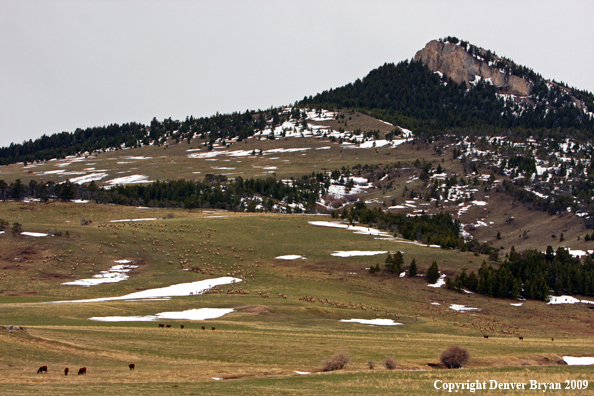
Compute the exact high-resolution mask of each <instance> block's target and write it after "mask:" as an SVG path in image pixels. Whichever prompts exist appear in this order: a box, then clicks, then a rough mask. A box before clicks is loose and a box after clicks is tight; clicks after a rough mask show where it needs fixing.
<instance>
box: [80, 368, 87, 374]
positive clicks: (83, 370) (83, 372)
mask: <svg viewBox="0 0 594 396" xmlns="http://www.w3.org/2000/svg"><path fill="white" fill-rule="evenodd" d="M78 375H87V368H86V367H81V368H79V369H78Z"/></svg>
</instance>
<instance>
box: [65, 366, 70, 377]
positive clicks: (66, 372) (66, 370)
mask: <svg viewBox="0 0 594 396" xmlns="http://www.w3.org/2000/svg"><path fill="white" fill-rule="evenodd" d="M68 371H70V370H69V369H68V367H66V368H65V369H64V375H68Z"/></svg>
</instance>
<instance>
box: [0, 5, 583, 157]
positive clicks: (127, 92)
mask: <svg viewBox="0 0 594 396" xmlns="http://www.w3.org/2000/svg"><path fill="white" fill-rule="evenodd" d="M593 17H594V2H592V1H587V0H585V1H571V0H568V1H564V2H561V1H548V0H547V1H545V0H541V1H521V0H514V1H505V0H499V1H489V2H487V1H453V0H450V1H441V0H439V1H438V0H434V1H430V0H426V1H423V0H415V1H409V0H406V1H373V0H371V1H348V0H341V1H323V0H316V1H282V0H275V1H272V0H271V1H243V0H235V1H232V0H229V1H220V0H219V1H172V0H168V1H150V0H138V1H133V0H113V1H99V0H96V1H83V0H75V1H62V0H39V1H27V0H0V145H1V146H4V145H8V144H10V143H11V142H17V143H20V142H22V141H23V140H25V139H35V138H37V137H40V136H41V135H43V134H47V135H51V134H53V133H59V132H62V131H68V132H72V131H73V130H75V129H76V128H78V127H80V128H86V127H91V126H100V125H107V124H111V123H124V122H130V121H137V122H141V123H149V122H150V120H151V119H152V118H153V117H157V118H158V119H159V120H162V119H163V118H167V117H172V118H173V119H185V117H186V116H189V115H193V116H195V117H200V116H209V115H212V114H215V113H216V112H217V111H218V112H220V113H229V112H233V111H245V110H246V109H253V110H257V109H259V108H261V109H264V108H268V107H270V106H280V105H286V104H291V103H294V102H295V101H296V100H299V99H302V98H303V97H304V96H305V95H315V94H316V93H318V92H321V91H323V90H325V89H329V88H332V87H338V86H342V85H344V84H347V83H349V82H352V81H354V80H355V79H357V78H362V77H364V76H365V75H366V74H367V73H368V72H369V71H370V70H372V69H374V68H377V67H378V66H381V65H382V64H384V63H385V62H394V63H397V62H400V61H402V60H406V59H411V58H412V57H413V56H414V54H415V53H416V51H418V50H420V49H421V48H423V47H424V45H425V44H426V43H427V42H428V41H430V40H432V39H437V38H440V37H445V36H448V35H451V36H457V37H458V38H461V39H464V40H467V41H470V42H471V43H473V44H475V45H478V46H481V47H483V48H487V49H491V50H492V51H495V52H496V53H497V54H498V55H500V56H505V57H508V58H511V59H513V60H514V61H516V62H517V63H519V64H522V65H525V66H528V67H530V68H532V69H534V70H535V71H536V72H538V73H540V74H542V75H543V76H544V77H545V78H550V79H556V80H557V81H563V82H565V83H567V84H569V85H570V86H574V87H577V88H580V89H585V90H588V91H594V72H593V71H594V70H593V69H594V50H593V49H594V46H593V44H592V39H593V37H594V23H592V18H593Z"/></svg>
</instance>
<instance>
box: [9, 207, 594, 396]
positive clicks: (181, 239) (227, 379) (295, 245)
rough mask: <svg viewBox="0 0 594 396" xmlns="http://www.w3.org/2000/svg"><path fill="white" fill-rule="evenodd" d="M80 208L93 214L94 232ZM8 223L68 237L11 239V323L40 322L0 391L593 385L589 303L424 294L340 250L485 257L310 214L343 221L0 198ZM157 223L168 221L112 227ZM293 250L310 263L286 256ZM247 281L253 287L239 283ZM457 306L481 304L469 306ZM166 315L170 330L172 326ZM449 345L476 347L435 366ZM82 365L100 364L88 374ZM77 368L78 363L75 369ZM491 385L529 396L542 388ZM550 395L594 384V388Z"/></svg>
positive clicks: (392, 390) (17, 334) (442, 259)
mask: <svg viewBox="0 0 594 396" xmlns="http://www.w3.org/2000/svg"><path fill="white" fill-rule="evenodd" d="M82 217H84V218H85V219H87V220H92V223H91V224H90V225H88V226H81V225H80V219H81V218H82ZM0 218H4V219H6V220H7V221H9V222H10V223H11V224H12V223H13V222H19V223H21V224H22V225H23V230H24V231H31V232H46V231H47V230H48V229H52V230H55V231H59V232H61V234H62V236H54V237H40V238H35V237H27V236H20V237H18V236H17V237H14V236H12V235H11V234H10V232H7V233H5V234H2V235H0V246H1V250H0V276H1V278H0V325H2V326H10V325H14V326H23V327H25V328H26V332H25V331H12V332H9V331H8V330H7V329H6V328H4V327H1V328H0V383H1V384H0V387H1V389H2V391H1V393H2V394H3V395H4V394H6V395H16V394H19V395H23V394H32V395H33V394H52V395H54V394H56V395H80V394H93V395H114V394H127V395H136V394H137V395H152V394H160V395H163V394H176V395H177V394H180V395H181V394H183V395H187V394H238V393H242V394H320V393H327V394H433V393H436V392H437V393H445V392H447V391H444V390H443V389H442V390H437V389H435V387H434V382H435V381H436V380H440V381H442V382H466V381H467V380H468V381H470V382H473V381H476V380H478V381H481V382H482V381H487V383H488V381H489V380H496V381H498V382H511V381H517V382H527V383H529V381H530V380H536V381H538V382H547V383H548V382H559V383H562V386H563V387H565V380H570V381H571V380H576V381H577V380H594V379H593V378H592V376H591V373H592V370H591V367H588V366H585V367H579V366H567V365H563V364H560V363H561V362H560V361H561V359H562V356H565V355H569V356H593V355H594V339H593V338H592V315H593V314H594V310H592V309H588V307H587V304H577V305H554V306H550V305H546V304H545V303H542V302H537V301H524V302H523V305H522V306H521V307H515V306H511V305H510V303H511V302H514V301H510V300H498V299H492V298H486V297H483V296H478V295H475V294H459V293H455V292H451V291H448V290H446V289H445V288H432V287H427V282H426V281H425V280H424V278H422V277H417V278H408V277H404V278H399V277H398V276H397V275H391V274H387V273H382V274H379V275H371V274H368V273H367V271H366V270H365V268H368V267H370V266H371V265H375V264H376V263H380V266H383V261H384V259H385V255H376V256H359V257H346V258H342V257H336V256H332V253H333V252H335V251H350V250H367V251H372V250H373V251H395V250H400V251H402V252H403V254H404V258H405V269H406V268H407V267H408V264H409V263H410V261H411V260H412V258H415V260H416V261H417V263H418V265H419V269H420V270H421V272H422V271H424V270H426V269H427V267H428V266H429V264H430V263H431V262H432V261H433V260H436V261H437V262H438V264H439V267H440V270H441V271H442V272H444V273H446V274H448V273H449V274H453V273H454V272H456V271H460V270H461V269H464V268H466V269H468V270H471V269H474V270H476V269H477V268H478V267H479V266H480V264H481V263H482V262H483V260H486V259H487V257H485V256H475V255H473V254H470V253H459V252H457V251H453V250H451V251H450V250H443V249H436V248H430V247H425V246H419V245H414V244H410V243H399V242H394V241H386V240H378V239H374V238H373V237H372V236H368V235H357V234H354V233H352V232H350V231H346V230H343V229H335V228H327V227H316V226H312V225H310V224H309V221H314V220H330V219H329V218H328V217H324V216H298V215H279V214H238V213H227V212H215V211H201V212H192V213H189V212H187V211H185V212H184V211H179V210H175V211H174V210H159V209H137V208H126V207H118V206H99V205H94V204H90V203H89V204H74V203H51V204H42V203H30V204H22V203H3V204H2V205H1V206H0ZM147 218H156V219H157V220H151V221H136V222H115V223H114V222H110V221H112V220H121V219H147ZM66 233H68V236H66ZM281 255H302V256H304V257H306V260H301V259H298V260H289V261H287V260H278V259H275V257H278V256H281ZM124 259H126V260H133V261H134V263H133V264H134V265H137V266H138V268H135V269H134V270H133V271H132V272H130V273H129V275H130V278H129V279H127V280H124V281H122V282H118V283H110V284H102V285H97V286H91V287H80V286H65V285H62V283H64V282H67V281H72V280H76V279H84V278H89V277H91V276H92V275H93V274H96V273H98V272H99V271H104V270H107V269H109V268H110V267H111V266H113V265H114V264H115V263H114V261H115V260H124ZM221 276H233V277H237V278H242V282H239V283H237V284H235V285H233V286H232V285H223V286H220V287H219V292H213V293H208V294H204V295H190V296H185V297H173V298H171V299H170V300H157V301H125V300H122V301H103V302H81V303H59V304H56V303H51V302H52V301H64V300H75V299H76V300H79V299H91V298H100V297H112V296H122V295H126V294H129V293H133V292H136V291H140V290H145V289H151V288H158V287H164V286H170V285H174V284H179V283H186V282H193V281H198V280H203V279H212V278H216V277H221ZM239 288H241V289H242V290H244V291H249V294H228V293H227V291H229V290H237V289H239ZM262 295H269V297H262ZM283 295H284V296H285V297H286V298H284V297H283ZM306 296H307V297H308V299H307V300H306V299H304V297H306ZM311 300H313V301H311ZM436 304H439V305H436ZM450 304H460V305H465V306H468V307H474V308H479V309H481V310H480V311H467V312H457V311H454V310H452V309H450V308H449V306H450ZM196 308H233V309H234V312H232V313H230V314H227V315H225V316H223V317H220V318H218V319H210V320H202V321H190V320H159V321H150V322H99V321H92V320H89V318H90V317H103V316H143V315H155V314H156V313H159V312H171V311H183V310H188V309H196ZM353 318H357V319H375V318H382V319H393V320H395V321H396V322H398V323H402V325H399V326H368V325H363V324H358V323H343V322H340V320H341V319H353ZM158 323H166V324H171V325H172V326H171V328H159V327H158V326H157V325H158ZM182 324H183V325H184V326H185V328H184V329H181V328H180V326H181V325H182ZM202 326H205V327H206V329H207V330H202ZM211 327H216V330H215V331H213V330H210V329H211ZM483 335H489V338H488V339H485V338H484V337H483ZM518 336H523V337H524V340H523V341H520V340H519V339H518ZM551 338H554V341H551ZM450 345H459V346H462V347H464V348H466V349H467V350H468V351H469V353H470V355H471V358H470V360H469V362H468V364H467V366H466V369H464V370H447V369H444V368H439V367H437V368H436V367H431V366H428V363H439V356H440V353H441V352H442V351H443V350H444V349H446V348H447V347H448V346H450ZM339 351H344V352H346V353H348V354H349V355H350V357H351V359H352V362H351V363H350V364H349V365H348V366H347V367H346V369H345V370H342V371H337V372H325V373H324V372H321V369H322V363H321V362H322V360H324V359H328V358H330V357H331V356H332V355H334V354H335V353H336V352H339ZM386 356H393V357H394V358H395V359H396V361H397V362H398V367H397V369H396V370H392V371H390V370H387V369H385V368H384V367H383V366H382V361H383V359H384V358H385V357H386ZM370 360H371V361H374V362H375V369H373V370H370V369H369V366H368V361H370ZM129 363H135V365H136V370H135V371H130V370H129V369H128V364H129ZM43 365H47V366H48V373H47V374H36V371H37V368H39V367H40V366H43ZM83 366H84V367H87V369H88V372H87V375H86V376H77V375H76V371H77V370H78V368H79V367H83ZM65 367H69V368H70V370H71V373H70V375H68V376H64V374H63V369H64V368H65ZM297 371H299V372H310V373H311V374H309V375H300V374H298V373H296V372H297ZM73 374H74V375H73ZM213 378H222V380H214V379H213ZM592 386H594V385H590V388H591V387H592ZM551 391H552V390H551ZM465 392H467V393H469V391H465ZM478 392H480V393H481V394H501V393H502V392H503V393H504V394H533V393H535V392H542V389H541V390H529V389H526V390H524V391H508V390H499V389H498V390H487V391H477V393H478ZM554 392H555V393H556V394H588V392H589V389H587V390H575V389H574V390H561V391H559V390H557V391H554Z"/></svg>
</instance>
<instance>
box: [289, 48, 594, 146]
mask: <svg viewBox="0 0 594 396" xmlns="http://www.w3.org/2000/svg"><path fill="white" fill-rule="evenodd" d="M301 104H302V105H306V106H321V107H343V108H358V109H361V110H363V111H366V112H368V113H370V114H373V115H375V116H378V117H382V118H384V119H387V120H389V121H391V122H393V123H396V124H398V125H402V126H404V127H406V128H409V129H412V130H413V131H415V132H416V133H421V132H425V133H430V134H433V135H440V134H443V133H444V132H447V131H449V130H460V129H463V128H472V129H474V130H477V131H485V130H486V131H489V133H491V132H492V131H494V130H496V131H500V130H506V129H513V130H520V129H531V130H543V131H544V133H546V134H549V133H550V132H552V131H553V130H554V131H561V132H563V133H569V134H570V135H571V136H580V137H581V138H588V137H590V136H591V134H592V132H593V131H594V113H593V111H594V96H593V95H592V94H591V93H589V92H585V91H580V90H577V89H573V88H569V87H567V86H566V85H564V84H562V83H557V82H554V81H549V80H545V79H544V78H543V77H542V76H540V75H539V74H537V73H535V72H534V71H532V70H531V69H529V68H527V67H524V66H518V65H517V64H515V63H514V62H512V61H511V60H509V59H506V58H501V57H498V56H497V55H495V54H494V53H493V52H491V51H489V50H484V49H482V48H479V47H477V46H474V45H471V44H468V43H467V42H464V41H459V40H458V39H456V38H451V37H449V38H448V39H446V40H434V41H431V42H429V43H428V44H427V45H426V46H425V48H424V49H422V50H421V51H419V52H417V54H416V55H415V57H414V58H413V60H412V61H410V62H408V61H404V62H400V63H398V64H396V65H395V64H391V63H386V64H384V65H383V66H381V67H379V68H377V69H375V70H373V71H371V72H370V73H369V74H368V75H367V76H366V77H364V78H363V79H362V80H357V81H355V82H354V83H351V84H347V85H345V86H344V87H339V88H334V89H331V90H328V91H324V92H322V93H320V94H318V95H315V96H312V97H307V98H304V99H303V100H302V101H301ZM539 133H543V132H542V131H541V132H539Z"/></svg>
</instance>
